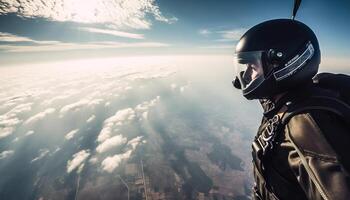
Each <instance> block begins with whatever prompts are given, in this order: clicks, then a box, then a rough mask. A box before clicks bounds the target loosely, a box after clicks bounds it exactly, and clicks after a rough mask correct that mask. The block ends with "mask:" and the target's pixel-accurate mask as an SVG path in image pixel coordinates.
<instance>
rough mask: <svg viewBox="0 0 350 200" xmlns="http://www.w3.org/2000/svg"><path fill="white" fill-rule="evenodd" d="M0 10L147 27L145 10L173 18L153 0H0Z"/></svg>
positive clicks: (158, 15)
mask: <svg viewBox="0 0 350 200" xmlns="http://www.w3.org/2000/svg"><path fill="white" fill-rule="evenodd" d="M0 4H1V5H2V6H1V7H0V14H7V13H16V14H17V15H19V16H23V17H29V18H36V17H42V18H46V19H49V20H53V21H73V22H81V23H98V24H109V25H111V27H116V28H135V29H148V28H150V26H151V22H150V21H149V20H147V18H146V16H147V14H151V15H153V16H154V18H155V19H156V20H158V21H163V22H166V23H171V22H173V21H176V18H172V19H168V18H165V17H164V16H163V15H162V13H161V11H160V10H159V7H158V5H156V2H155V0H114V1H110V0H89V1H87V0H46V1H40V0H35V1H30V0H22V1H13V0H1V1H0Z"/></svg>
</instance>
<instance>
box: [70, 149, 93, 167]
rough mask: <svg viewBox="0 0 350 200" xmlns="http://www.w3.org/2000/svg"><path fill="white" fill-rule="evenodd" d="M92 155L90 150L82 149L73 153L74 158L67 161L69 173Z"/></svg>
mask: <svg viewBox="0 0 350 200" xmlns="http://www.w3.org/2000/svg"><path fill="white" fill-rule="evenodd" d="M89 156H90V152H89V150H81V151H79V152H78V153H76V154H74V155H73V159H72V160H69V161H68V162H67V173H71V172H72V171H73V170H74V169H76V168H77V167H78V166H79V165H81V164H82V163H83V162H84V161H85V160H86V159H87V158H88V157H89Z"/></svg>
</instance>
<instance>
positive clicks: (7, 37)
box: [0, 1, 59, 44]
mask: <svg viewBox="0 0 350 200" xmlns="http://www.w3.org/2000/svg"><path fill="white" fill-rule="evenodd" d="M0 2H1V1H0ZM0 10H1V8H0ZM0 41H1V42H31V43H35V44H57V43H59V42H57V41H38V40H33V39H30V38H28V37H22V36H17V35H13V34H11V33H4V32H0Z"/></svg>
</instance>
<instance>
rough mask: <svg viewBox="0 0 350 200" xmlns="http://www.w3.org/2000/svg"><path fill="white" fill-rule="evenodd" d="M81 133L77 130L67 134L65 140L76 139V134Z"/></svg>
mask: <svg viewBox="0 0 350 200" xmlns="http://www.w3.org/2000/svg"><path fill="white" fill-rule="evenodd" d="M78 131H79V129H75V130H72V131H70V132H69V133H67V134H66V136H64V138H66V140H70V139H72V138H73V137H74V135H75V134H77V133H78Z"/></svg>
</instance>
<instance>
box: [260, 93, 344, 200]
mask: <svg viewBox="0 0 350 200" xmlns="http://www.w3.org/2000/svg"><path fill="white" fill-rule="evenodd" d="M320 92H321V93H325V91H322V90H321V89H318V88H314V87H310V88H308V89H305V90H304V92H303V94H302V95H300V92H295V91H294V92H291V93H290V94H287V95H285V96H286V97H285V98H282V100H281V102H278V103H277V104H279V105H282V106H276V108H275V110H274V111H273V112H270V113H269V115H270V116H271V113H272V115H274V114H277V113H279V114H281V113H283V111H282V110H283V109H284V107H285V106H284V105H285V103H286V102H290V101H296V102H301V101H303V99H306V98H308V96H310V95H312V94H314V93H320ZM327 95H330V94H327ZM296 96H298V97H297V98H296ZM268 118H269V117H264V118H263V120H262V124H261V126H260V128H259V130H258V134H257V137H256V139H257V138H258V137H259V136H260V135H262V134H266V131H267V129H266V126H267V125H268V124H269V123H268ZM348 131H349V127H347V126H346V124H345V123H344V122H343V121H342V119H340V118H339V117H338V116H337V115H335V114H334V113H330V112H328V111H323V110H313V111H305V112H302V113H300V114H297V115H295V116H293V117H292V118H291V119H290V121H289V122H288V124H287V125H286V126H284V127H283V129H281V131H278V133H277V135H276V137H275V140H274V142H273V148H272V150H270V151H267V153H265V155H263V156H262V155H261V154H260V153H261V152H257V151H256V150H254V148H253V164H254V178H255V181H256V185H255V198H256V199H259V198H260V199H331V200H333V199H334V200H335V199H339V200H343V199H344V200H345V199H349V198H350V176H349V174H348V169H349V168H348V167H349V161H348V160H349V157H350V155H347V152H348V151H349V150H348V149H347V147H348V146H349V147H350V143H349V142H350V132H348ZM256 141H257V140H255V142H256ZM253 144H254V143H253ZM253 146H254V145H253ZM258 154H259V155H258Z"/></svg>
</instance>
